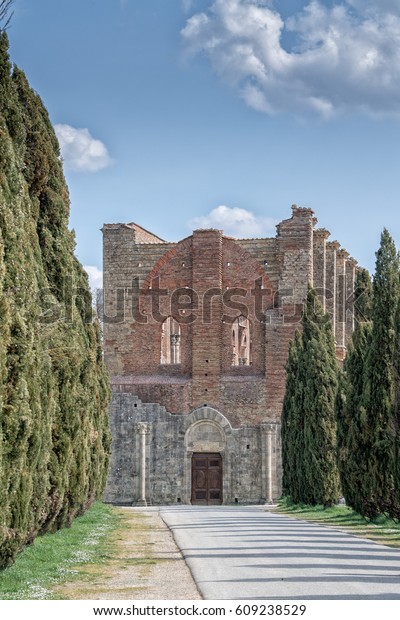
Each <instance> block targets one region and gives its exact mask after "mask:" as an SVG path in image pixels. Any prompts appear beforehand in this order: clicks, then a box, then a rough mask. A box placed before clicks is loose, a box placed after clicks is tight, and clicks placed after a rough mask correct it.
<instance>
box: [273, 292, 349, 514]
mask: <svg viewBox="0 0 400 620" xmlns="http://www.w3.org/2000/svg"><path fill="white" fill-rule="evenodd" d="M302 328H303V330H302V335H301V346H299V344H297V345H292V357H291V360H290V363H289V365H288V374H287V383H286V385H287V387H288V388H289V393H288V394H287V398H286V399H285V402H286V405H287V414H288V416H287V417H288V420H290V421H291V423H292V428H291V429H290V432H289V437H291V440H292V442H294V444H293V446H292V448H290V447H289V446H286V448H285V450H286V452H285V459H286V462H285V461H284V463H283V466H284V468H285V467H286V469H287V471H286V473H285V474H284V475H285V484H286V489H285V490H286V492H287V493H288V494H289V495H290V496H291V498H292V500H293V501H295V502H304V503H307V504H324V505H332V504H334V503H335V502H337V501H338V499H339V475H338V470H337V463H336V419H335V395H336V389H337V381H338V366H337V361H336V352H335V344H334V340H333V331H332V325H331V322H330V319H329V317H328V315H325V314H324V313H323V311H322V307H321V304H320V303H319V301H318V298H317V295H316V293H315V291H314V290H313V289H311V288H310V290H309V292H308V295H307V302H306V305H305V310H304V313H303V319H302ZM296 363H297V367H296ZM285 415H286V414H285ZM288 420H285V425H286V426H288ZM285 432H286V430H285ZM291 450H293V452H292V453H291ZM293 453H294V454H295V455H296V456H295V457H294V456H292V457H291V458H290V455H291V454H292V455H293Z"/></svg>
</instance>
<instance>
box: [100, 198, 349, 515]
mask: <svg viewBox="0 0 400 620" xmlns="http://www.w3.org/2000/svg"><path fill="white" fill-rule="evenodd" d="M316 223H317V221H316V219H315V218H314V214H313V212H312V211H311V209H303V208H300V207H297V206H296V205H294V206H293V207H292V216H291V218H289V219H287V220H284V221H283V222H281V223H280V224H278V226H277V235H276V237H275V238H271V239H233V238H230V237H226V236H224V235H223V232H222V231H219V230H213V229H210V230H197V231H194V233H193V235H191V236H190V237H187V238H186V239H184V240H182V241H180V242H179V243H167V242H165V241H163V240H162V239H160V238H159V237H157V236H156V235H153V234H152V233H150V232H149V231H146V230H144V229H143V228H141V227H140V226H138V225H137V224H105V225H104V227H103V235H104V344H105V359H106V363H107V366H108V368H109V371H110V375H111V383H112V387H113V392H114V396H113V401H112V404H111V409H110V419H111V428H112V434H113V454H112V461H111V468H110V475H109V481H108V486H107V490H106V501H109V502H114V503H125V504H135V503H137V502H139V503H140V502H151V503H154V504H165V503H168V504H169V503H176V502H182V503H189V502H190V497H191V473H190V472H191V468H190V467H191V457H192V454H193V453H194V452H196V453H198V452H209V453H215V452H218V453H220V454H221V455H222V459H223V501H224V503H235V502H237V503H260V502H265V501H267V500H271V499H276V498H278V497H279V494H280V485H281V460H280V416H281V410H282V402H283V397H284V389H285V365H286V361H287V354H288V346H289V342H290V340H291V339H292V338H293V335H294V332H295V330H296V328H299V326H300V319H301V310H302V304H303V302H304V299H305V296H306V294H307V287H308V285H309V283H311V284H312V285H313V286H315V287H316V288H317V290H318V294H319V297H320V299H321V302H322V303H323V305H324V307H325V308H326V311H327V312H328V313H329V314H330V316H331V318H332V321H333V326H334V332H335V334H336V340H337V354H338V358H339V359H343V357H344V355H345V352H346V346H347V344H348V342H349V339H350V337H351V333H352V330H353V328H354V320H353V314H352V293H353V290H354V281H355V273H356V262H355V261H354V259H352V258H351V257H350V256H349V254H348V253H347V252H346V251H345V250H343V249H341V248H340V244H339V243H337V242H330V241H328V237H329V232H328V231H326V230H325V229H318V228H316ZM239 316H240V317H242V319H243V321H245V320H247V323H246V324H247V325H248V326H249V327H248V330H249V332H248V333H249V337H250V356H251V357H250V359H249V360H246V361H244V362H243V363H240V365H232V359H233V357H232V346H233V345H232V330H233V329H236V328H235V325H236V323H235V319H236V320H237V319H238V317H239ZM168 317H173V319H174V320H175V321H176V322H177V323H178V324H179V336H176V338H178V341H179V345H178V346H179V350H180V359H179V363H174V364H164V363H163V364H162V363H161V346H162V345H161V342H162V339H163V338H164V337H165V330H164V329H163V322H164V321H165V320H166V319H167V318H168ZM242 319H240V320H242ZM169 320H171V319H169ZM243 324H244V323H243ZM176 342H177V341H176ZM142 423H145V424H146V425H147V427H146V428H147V430H146V432H145V433H144V431H143V426H140V425H141V424H142ZM139 429H142V430H141V431H140V432H139ZM144 463H145V464H146V466H145V470H143V467H144ZM143 476H144V478H143ZM144 489H145V490H144ZM143 493H145V497H142V495H143Z"/></svg>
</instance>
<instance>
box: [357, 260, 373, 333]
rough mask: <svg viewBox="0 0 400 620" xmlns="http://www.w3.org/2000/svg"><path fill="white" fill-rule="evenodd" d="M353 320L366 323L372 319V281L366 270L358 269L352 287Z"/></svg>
mask: <svg viewBox="0 0 400 620" xmlns="http://www.w3.org/2000/svg"><path fill="white" fill-rule="evenodd" d="M354 314H355V320H356V321H361V322H363V323H364V322H366V321H370V320H371V318H372V281H371V276H370V275H369V272H368V271H367V269H358V270H357V274H356V281H355V287H354Z"/></svg>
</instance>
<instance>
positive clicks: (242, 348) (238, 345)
mask: <svg viewBox="0 0 400 620" xmlns="http://www.w3.org/2000/svg"><path fill="white" fill-rule="evenodd" d="M250 363H251V351H250V321H249V320H248V319H246V318H245V317H244V316H239V317H238V318H237V319H235V320H234V322H233V323H232V366H249V364H250Z"/></svg>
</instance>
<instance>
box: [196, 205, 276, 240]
mask: <svg viewBox="0 0 400 620" xmlns="http://www.w3.org/2000/svg"><path fill="white" fill-rule="evenodd" d="M276 224H277V222H276V221H275V220H273V219H272V218H269V217H259V216H256V215H254V213H252V212H251V211H248V210H247V209H240V208H239V207H226V206H225V205H220V206H219V207H216V208H215V209H212V210H211V211H210V212H209V213H208V214H207V215H203V216H200V217H195V218H194V219H192V220H191V221H190V222H189V226H190V227H191V228H192V229H196V228H217V229H219V230H223V231H224V233H225V234H226V235H231V236H232V237H238V238H239V239H243V238H245V237H268V236H274V235H275V226H276Z"/></svg>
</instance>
